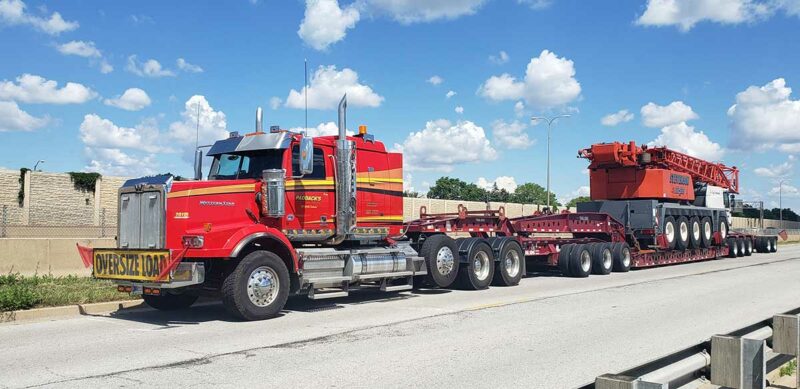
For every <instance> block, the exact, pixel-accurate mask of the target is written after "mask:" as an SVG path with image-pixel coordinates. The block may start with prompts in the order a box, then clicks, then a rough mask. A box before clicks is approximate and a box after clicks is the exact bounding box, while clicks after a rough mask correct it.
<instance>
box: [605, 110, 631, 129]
mask: <svg viewBox="0 0 800 389" xmlns="http://www.w3.org/2000/svg"><path fill="white" fill-rule="evenodd" d="M631 120H633V114H632V113H630V112H628V110H627V109H622V110H619V111H617V112H616V113H610V114H608V115H606V116H603V118H602V119H600V124H602V125H604V126H608V127H614V126H616V125H617V124H620V123H627V122H629V121H631Z"/></svg>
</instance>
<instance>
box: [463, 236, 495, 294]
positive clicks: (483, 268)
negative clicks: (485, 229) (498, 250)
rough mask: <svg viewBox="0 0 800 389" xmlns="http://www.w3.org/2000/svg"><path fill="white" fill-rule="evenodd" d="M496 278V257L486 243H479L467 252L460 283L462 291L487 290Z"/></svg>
mask: <svg viewBox="0 0 800 389" xmlns="http://www.w3.org/2000/svg"><path fill="white" fill-rule="evenodd" d="M492 278H494V255H493V253H492V248H491V247H489V245H488V244H486V242H477V243H475V244H473V245H472V247H471V248H470V249H469V251H467V263H466V266H463V267H461V269H460V271H459V276H458V281H459V286H460V287H461V288H462V289H470V290H479V289H486V288H487V287H488V286H489V284H491V283H492Z"/></svg>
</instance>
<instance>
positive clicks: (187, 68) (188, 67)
mask: <svg viewBox="0 0 800 389" xmlns="http://www.w3.org/2000/svg"><path fill="white" fill-rule="evenodd" d="M175 64H176V65H177V66H178V69H180V70H183V71H184V72H187V73H202V72H203V68H201V67H200V66H197V65H194V64H190V63H188V62H186V60H185V59H183V58H178V60H177V61H175Z"/></svg>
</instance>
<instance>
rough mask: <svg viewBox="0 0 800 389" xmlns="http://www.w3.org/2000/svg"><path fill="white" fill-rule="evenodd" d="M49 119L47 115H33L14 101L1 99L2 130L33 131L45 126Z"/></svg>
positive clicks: (0, 116) (0, 130)
mask: <svg viewBox="0 0 800 389" xmlns="http://www.w3.org/2000/svg"><path fill="white" fill-rule="evenodd" d="M48 121H49V119H48V118H47V117H44V118H37V117H34V116H31V115H30V114H29V113H27V112H25V111H23V110H22V109H20V108H19V106H18V105H17V103H15V102H13V101H0V132H5V131H33V130H35V129H37V128H41V127H44V126H45V125H46V124H47V123H48Z"/></svg>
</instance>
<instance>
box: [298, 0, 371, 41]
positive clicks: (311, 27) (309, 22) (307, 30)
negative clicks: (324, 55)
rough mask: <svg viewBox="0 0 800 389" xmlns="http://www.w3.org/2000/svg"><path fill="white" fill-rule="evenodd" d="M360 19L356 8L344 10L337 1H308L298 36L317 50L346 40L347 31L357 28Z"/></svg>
mask: <svg viewBox="0 0 800 389" xmlns="http://www.w3.org/2000/svg"><path fill="white" fill-rule="evenodd" d="M359 18H360V14H359V12H358V10H357V9H356V8H355V7H354V6H352V5H351V6H348V7H345V8H344V9H342V8H340V7H339V2H338V1H337V0H306V12H305V17H304V18H303V21H302V22H301V23H300V28H299V29H298V30H297V35H299V36H300V38H301V39H302V40H303V41H304V42H305V43H306V44H308V45H309V46H311V47H313V48H314V49H316V50H325V49H327V48H328V46H330V45H332V44H334V43H336V42H338V41H340V40H342V39H344V37H345V35H347V30H348V29H351V28H353V27H355V25H356V23H357V22H358V20H359Z"/></svg>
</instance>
